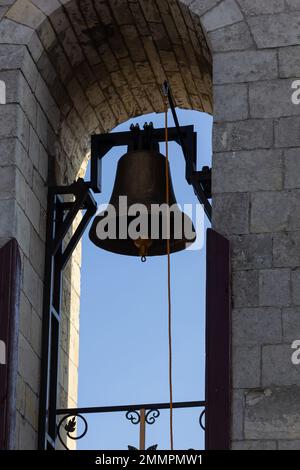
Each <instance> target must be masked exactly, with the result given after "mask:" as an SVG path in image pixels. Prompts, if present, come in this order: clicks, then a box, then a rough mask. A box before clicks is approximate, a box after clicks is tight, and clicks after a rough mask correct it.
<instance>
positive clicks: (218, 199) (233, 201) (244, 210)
mask: <svg viewBox="0 0 300 470" xmlns="http://www.w3.org/2000/svg"><path fill="white" fill-rule="evenodd" d="M249 208H250V197H249V194H247V193H239V194H222V195H218V194H217V195H215V196H214V198H213V227H214V229H215V230H218V231H219V232H220V233H223V234H230V235H241V234H245V233H249Z"/></svg>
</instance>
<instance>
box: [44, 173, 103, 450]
mask: <svg viewBox="0 0 300 470" xmlns="http://www.w3.org/2000/svg"><path fill="white" fill-rule="evenodd" d="M63 195H67V196H70V197H71V198H72V199H73V201H70V202H65V201H64V200H63V198H62V196H63ZM82 210H84V211H85V214H84V216H83V217H82V220H81V221H80V223H79V225H78V227H77V228H76V230H75V232H74V234H73V235H72V236H71V238H70V240H69V241H68V242H66V245H65V247H64V248H63V245H64V241H65V239H66V235H67V234H68V232H69V230H70V228H71V227H72V224H73V222H74V220H75V218H76V216H77V215H78V213H79V212H80V211H82ZM96 210H97V205H96V202H95V200H94V197H93V195H92V193H91V191H90V189H89V184H87V183H85V182H84V181H83V180H82V179H79V180H78V181H76V182H75V183H73V184H71V185H70V186H57V187H52V188H49V192H48V213H47V237H46V263H45V277H44V279H45V283H44V303H43V327H42V328H43V331H42V361H41V388H40V410H39V443H38V445H39V449H41V450H44V449H55V439H56V433H57V429H56V409H57V389H58V374H59V341H60V320H61V286H62V282H61V281H62V272H63V269H64V267H65V266H66V264H67V262H68V261H69V259H70V257H71V255H72V253H73V251H74V249H75V248H76V246H77V244H78V242H79V240H80V238H81V237H82V234H83V232H84V230H85V228H86V227H87V225H88V223H89V222H90V220H91V218H92V217H93V216H94V214H95V213H96Z"/></svg>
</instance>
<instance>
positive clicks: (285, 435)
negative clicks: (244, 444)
mask: <svg viewBox="0 0 300 470" xmlns="http://www.w3.org/2000/svg"><path fill="white" fill-rule="evenodd" d="M299 392H300V389H299V387H297V386H290V387H281V388H276V387H274V388H272V389H265V390H263V389H261V390H257V391H251V392H249V393H248V394H247V397H246V410H245V437H246V439H264V440H267V439H276V440H277V439H299V436H300V434H299V433H300V426H299V417H300V413H299V406H300V398H299V397H300V393H299Z"/></svg>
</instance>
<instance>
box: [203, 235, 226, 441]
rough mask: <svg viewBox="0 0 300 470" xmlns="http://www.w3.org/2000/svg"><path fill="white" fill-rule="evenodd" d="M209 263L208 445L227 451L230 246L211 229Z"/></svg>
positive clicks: (208, 238) (207, 329)
mask: <svg viewBox="0 0 300 470" xmlns="http://www.w3.org/2000/svg"><path fill="white" fill-rule="evenodd" d="M206 263H207V266H206V269H207V272H206V402H207V411H206V417H205V428H206V430H205V431H206V432H205V441H206V442H205V446H206V449H207V450H223V449H229V448H230V386H231V384H230V382H231V380H230V377H231V374H230V351H231V328H230V324H231V321H230V316H231V315H230V313H231V312H230V311H231V308H230V305H231V299H230V247H229V241H228V240H226V238H224V237H223V236H221V235H220V234H218V233H217V232H215V231H214V230H211V229H209V230H208V231H207V260H206Z"/></svg>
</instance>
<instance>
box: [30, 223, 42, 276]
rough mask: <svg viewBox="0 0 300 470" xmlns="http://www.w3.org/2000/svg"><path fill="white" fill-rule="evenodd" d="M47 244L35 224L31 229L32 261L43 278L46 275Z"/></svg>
mask: <svg viewBox="0 0 300 470" xmlns="http://www.w3.org/2000/svg"><path fill="white" fill-rule="evenodd" d="M44 258H45V245H44V242H43V241H42V240H41V238H40V237H39V235H38V233H37V232H36V231H35V229H34V228H33V226H31V230H30V262H31V264H32V266H33V268H34V269H35V270H36V272H37V274H38V275H39V277H40V278H41V279H43V277H44Z"/></svg>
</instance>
